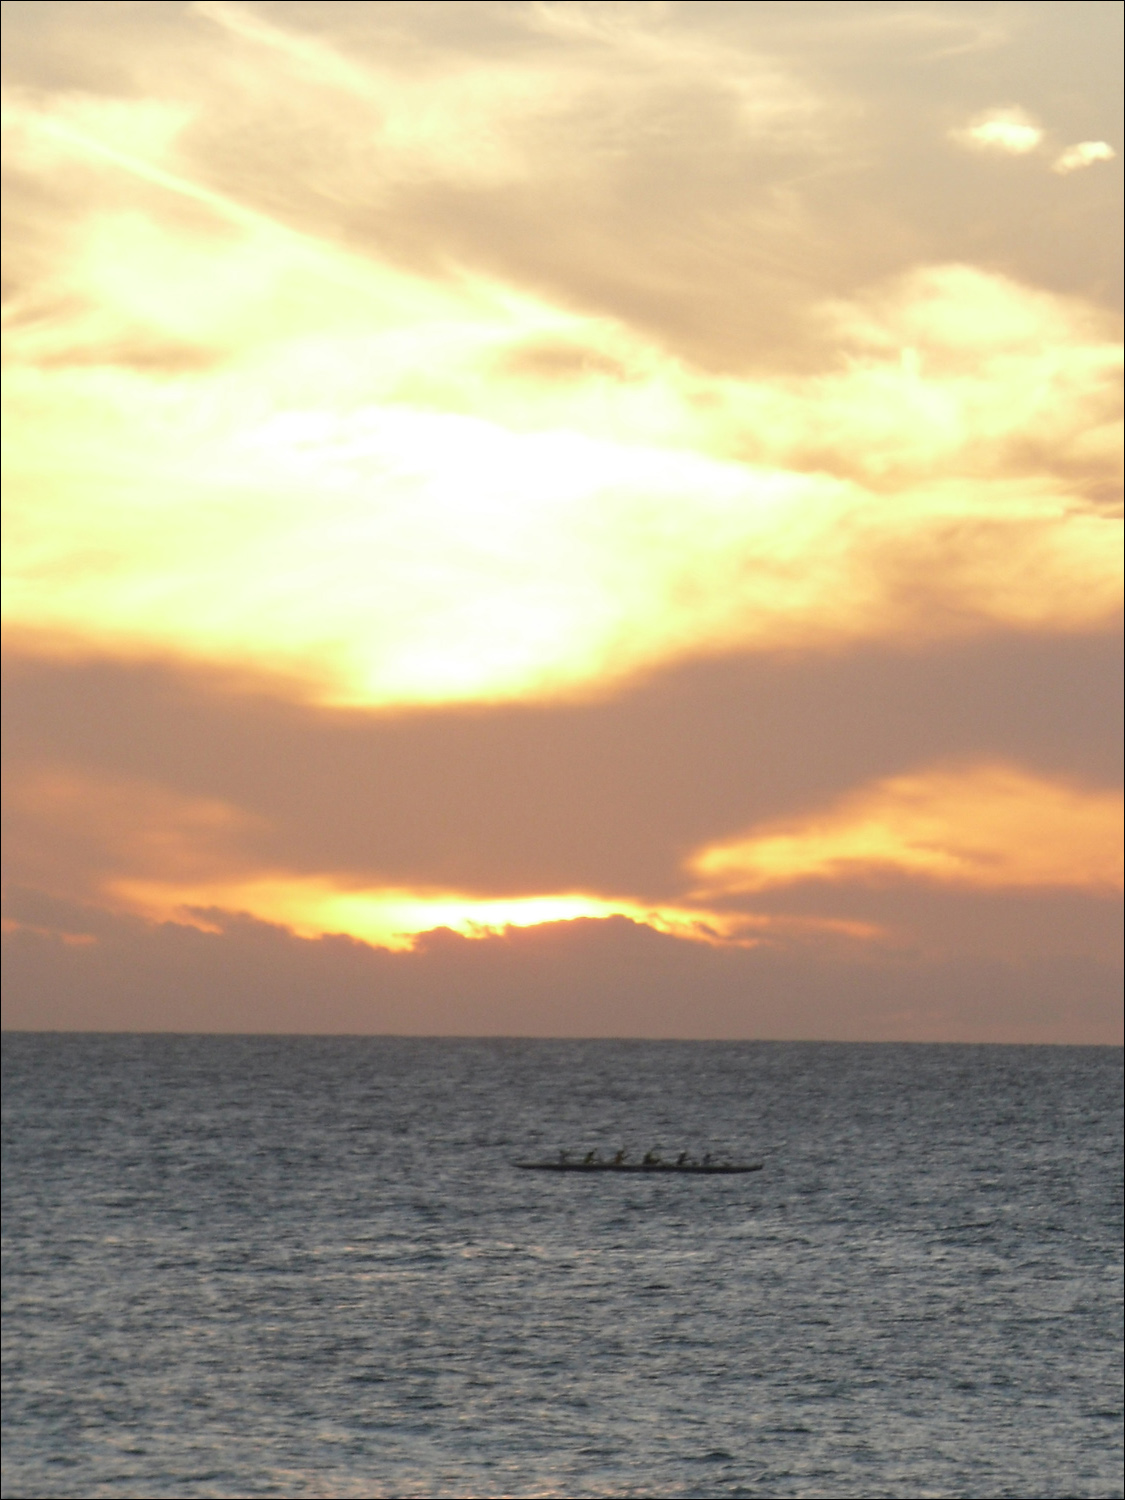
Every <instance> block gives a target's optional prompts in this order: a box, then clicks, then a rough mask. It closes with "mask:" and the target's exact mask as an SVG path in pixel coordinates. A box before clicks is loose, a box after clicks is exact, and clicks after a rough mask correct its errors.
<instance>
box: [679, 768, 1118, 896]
mask: <svg viewBox="0 0 1125 1500" xmlns="http://www.w3.org/2000/svg"><path fill="white" fill-rule="evenodd" d="M1121 851H1122V798H1121V794H1120V793H1117V792H1107V791H1089V790H1086V789H1084V788H1082V787H1078V786H1074V785H1072V784H1070V783H1068V782H1063V781H1053V780H1048V779H1046V778H1043V777H1037V776H1033V775H1030V774H1028V773H1027V772H1024V771H1021V770H1020V769H1018V768H1017V767H1014V766H1007V765H995V764H993V765H977V766H968V767H953V768H942V767H937V768H934V769H931V770H927V771H921V772H918V773H916V774H914V775H909V776H894V777H890V778H888V779H886V780H884V781H879V782H876V783H875V784H874V785H872V786H868V787H865V788H863V789H861V790H859V791H857V792H854V793H852V794H850V795H849V796H847V797H845V798H843V799H842V800H841V801H840V802H839V803H837V804H836V805H835V806H834V807H832V808H829V809H827V810H826V811H825V812H823V813H821V814H819V815H812V816H808V817H806V818H803V819H801V820H799V821H793V822H786V823H778V824H770V825H765V826H763V827H761V828H759V829H757V830H755V831H754V832H753V833H751V834H750V835H749V836H747V837H744V838H741V839H738V840H731V841H727V842H723V843H721V844H715V845H712V846H711V847H709V848H707V849H704V850H702V851H700V852H699V853H698V854H696V855H695V856H694V858H693V859H692V861H691V868H692V870H693V872H694V873H695V874H696V875H697V876H699V877H701V878H702V879H703V880H704V881H705V882H706V883H707V890H708V891H709V892H710V894H711V896H712V898H713V897H714V895H715V893H716V892H718V891H761V890H765V889H767V888H769V887H771V886H784V885H788V884H792V883H794V882H796V881H800V880H836V881H847V880H851V881H854V880H863V879H871V878H887V877H907V878H918V879H923V880H932V881H936V882H938V883H940V884H949V885H956V886H965V887H970V888H976V889H981V890H987V889H1001V888H1005V887H1008V888H1012V887H1016V888H1018V887H1037V886H1040V887H1041V886H1064V887H1065V886H1070V887H1077V888H1084V889H1087V890H1090V891H1100V892H1109V891H1112V890H1113V889H1115V888H1120V886H1121V882H1122V852H1121Z"/></svg>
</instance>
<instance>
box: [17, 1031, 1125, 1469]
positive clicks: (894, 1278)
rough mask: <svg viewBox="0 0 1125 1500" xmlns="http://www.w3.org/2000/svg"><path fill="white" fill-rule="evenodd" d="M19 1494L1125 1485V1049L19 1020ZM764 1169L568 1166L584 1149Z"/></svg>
mask: <svg viewBox="0 0 1125 1500" xmlns="http://www.w3.org/2000/svg"><path fill="white" fill-rule="evenodd" d="M4 1080H5V1090H4V1098H5V1106H4V1167H5V1170H4V1221H3V1222H4V1242H3V1244H4V1481H3V1484H4V1489H3V1493H4V1494H5V1495H8V1496H13V1497H15V1496H32V1495H49V1496H102V1495H121V1496H131V1495H138V1496H139V1495H153V1496H196V1495H199V1496H202V1495H215V1496H256V1495H291V1496H420V1495H435V1496H437V1495H441V1496H503V1495H512V1496H531V1495H559V1496H576V1497H577V1496H626V1495H637V1496H640V1495H646V1496H647V1495H651V1496H715V1497H721V1496H778V1497H780V1496H870V1497H876V1496H896V1497H897V1496H923V1495H941V1496H1002V1495H1013V1496H1076V1497H1077V1496H1120V1495H1121V1494H1122V1472H1121V1462H1122V1445H1121V1417H1122V1390H1121V1362H1120V1350H1121V1331H1122V1297H1121V1214H1122V1140H1121V1091H1122V1087H1121V1086H1122V1070H1121V1053H1120V1052H1119V1051H1117V1050H1114V1049H1109V1048H1048V1047H944V1046H886V1045H884V1046H859V1045H814V1044H778V1043H762V1044H757V1043H738V1044H713V1043H645V1042H542V1041H492V1040H490V1041H466V1040H455V1041H434V1040H409V1039H402V1038H394V1039H380V1038H316V1037H304V1038H276V1037H275V1038H270V1037H156V1036H132V1037H130V1036H101V1037H98V1036H37V1035H10V1036H8V1037H7V1038H6V1039H5V1045H4ZM654 1145H658V1146H660V1147H662V1148H663V1149H664V1151H665V1152H671V1151H673V1150H676V1151H678V1150H680V1149H683V1148H690V1149H691V1150H693V1151H694V1152H702V1151H704V1150H712V1151H716V1152H723V1153H729V1154H731V1155H734V1156H737V1157H747V1156H749V1157H753V1158H755V1159H758V1158H760V1159H762V1160H764V1162H765V1169H764V1170H763V1171H762V1172H760V1173H756V1174H754V1175H752V1176H745V1177H732V1178H713V1177H710V1178H708V1177H686V1178H684V1177H671V1178H668V1177H663V1178H650V1177H628V1176H626V1177H618V1176H595V1177H584V1176H579V1177H568V1176H556V1175H553V1174H542V1175H540V1174H534V1173H523V1172H518V1171H516V1170H514V1169H513V1168H512V1167H511V1166H510V1162H511V1161H512V1159H513V1158H515V1157H517V1156H522V1155H524V1154H526V1153H531V1154H548V1153H550V1154H553V1153H554V1152H555V1151H557V1150H558V1149H559V1148H560V1147H564V1146H565V1147H569V1148H571V1149H572V1150H586V1149H589V1148H590V1147H593V1146H597V1147H600V1148H602V1149H603V1150H604V1149H616V1148H617V1147H619V1146H626V1147H628V1148H630V1149H631V1150H633V1151H640V1152H643V1151H644V1150H645V1149H646V1148H648V1147H650V1146H654Z"/></svg>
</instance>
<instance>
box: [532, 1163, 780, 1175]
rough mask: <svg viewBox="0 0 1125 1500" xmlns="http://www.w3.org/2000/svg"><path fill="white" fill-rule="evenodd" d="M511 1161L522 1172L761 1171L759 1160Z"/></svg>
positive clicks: (713, 1172)
mask: <svg viewBox="0 0 1125 1500" xmlns="http://www.w3.org/2000/svg"><path fill="white" fill-rule="evenodd" d="M512 1165H513V1166H514V1167H518V1168H519V1169H520V1171H521V1172H639V1173H653V1172H656V1173H661V1172H664V1173H668V1172H675V1173H676V1174H677V1175H678V1176H680V1177H735V1176H739V1175H741V1174H742V1173H744V1172H760V1171H761V1170H762V1165H763V1164H762V1163H761V1162H760V1161H754V1162H746V1163H733V1162H718V1163H715V1164H714V1165H710V1164H709V1165H707V1166H704V1165H703V1163H702V1162H685V1163H684V1165H683V1166H682V1167H681V1166H677V1165H676V1163H675V1162H674V1161H659V1162H648V1163H645V1162H639V1161H638V1162H612V1161H590V1162H586V1161H516V1162H513V1163H512Z"/></svg>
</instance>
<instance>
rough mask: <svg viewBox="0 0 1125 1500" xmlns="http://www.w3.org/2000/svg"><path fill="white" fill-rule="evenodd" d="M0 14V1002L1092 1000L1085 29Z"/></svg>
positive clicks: (703, 1007)
mask: <svg viewBox="0 0 1125 1500" xmlns="http://www.w3.org/2000/svg"><path fill="white" fill-rule="evenodd" d="M3 12H4V24H5V56H6V68H7V71H6V73H5V80H4V142H5V144H4V153H5V172H6V190H5V193H6V199H7V211H6V226H5V237H6V245H5V318H6V323H5V327H6V364H5V375H4V433H5V534H6V546H5V558H4V620H5V682H6V687H5V692H6V711H5V725H6V751H5V761H6V788H5V799H6V807H7V820H8V821H7V831H6V853H5V870H4V879H5V899H6V915H5V923H4V928H5V950H6V959H5V969H6V976H7V980H6V983H7V988H6V992H5V1025H7V1026H9V1027H24V1028H27V1027H30V1028H40V1027H43V1028H64V1029H74V1028H79V1029H86V1028H93V1029H98V1030H108V1029H119V1028H125V1029H135V1030H165V1029H173V1030H187V1031H205V1030H227V1031H344V1032H386V1031H391V1032H409V1033H418V1034H432V1033H468V1034H493V1033H500V1034H526V1035H577V1036H594V1035H624V1036H629V1035H634V1036H680V1037H691V1036H698V1037H823V1038H842V1039H871V1040H882V1039H903V1040H914V1039H917V1040H947V1041H980V1040H989V1041H1013V1042H1018V1041H1030V1042H1035V1041H1045V1042H1109V1041H1118V1040H1120V1035H1121V1019H1120V1016H1121V1009H1120V980H1121V967H1120V966H1121V958H1120V942H1121V939H1120V901H1121V883H1122V870H1121V841H1122V795H1121V789H1120V712H1121V710H1120V701H1121V699H1120V646H1119V640H1120V625H1121V547H1122V537H1121V480H1120V446H1121V421H1120V418H1121V408H1120V373H1121V310H1120V300H1119V299H1120V280H1121V276H1120V272H1121V228H1120V225H1121V155H1122V141H1121V133H1120V98H1121V79H1120V58H1121V16H1122V12H1121V7H1120V6H1119V5H1117V4H1116V3H1076V0H1063V3H1022V0H997V3H992V0H988V3H959V0H902V3H899V0H878V3H874V0H863V3H850V0H845V3H817V0H802V3H738V0H724V3H712V0H690V3H639V0H638V3H629V0H626V3H621V0H608V3H602V0H589V3H580V0H559V3H546V0H543V3H538V0H454V3H445V0H433V3H427V0H423V3H395V0H390V3H379V4H368V3H335V0H315V3H305V0H291V3H265V0H259V3H243V0H199V3H195V4H188V3H178V0H176V3H91V0H80V3H53V0H34V3H12V4H5V5H4V7H3Z"/></svg>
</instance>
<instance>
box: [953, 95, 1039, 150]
mask: <svg viewBox="0 0 1125 1500" xmlns="http://www.w3.org/2000/svg"><path fill="white" fill-rule="evenodd" d="M949 138H950V140H952V141H955V142H956V143H957V145H959V146H964V147H965V148H966V149H967V150H969V151H987V152H995V153H998V154H999V155H1002V156H1026V155H1028V153H1029V152H1032V151H1036V150H1037V149H1038V148H1039V145H1040V143H1041V142H1042V140H1043V128H1042V126H1040V125H1038V124H1037V123H1036V121H1035V120H1034V119H1032V117H1031V116H1030V115H1029V114H1028V113H1027V111H1026V110H1023V109H1020V108H1018V107H1017V106H1014V105H1013V106H1010V107H1008V108H1005V109H989V110H985V111H984V112H983V113H981V114H979V115H976V116H974V118H973V119H971V120H970V121H969V123H968V124H967V125H962V126H959V127H958V128H957V129H955V130H951V131H950V132H949Z"/></svg>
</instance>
